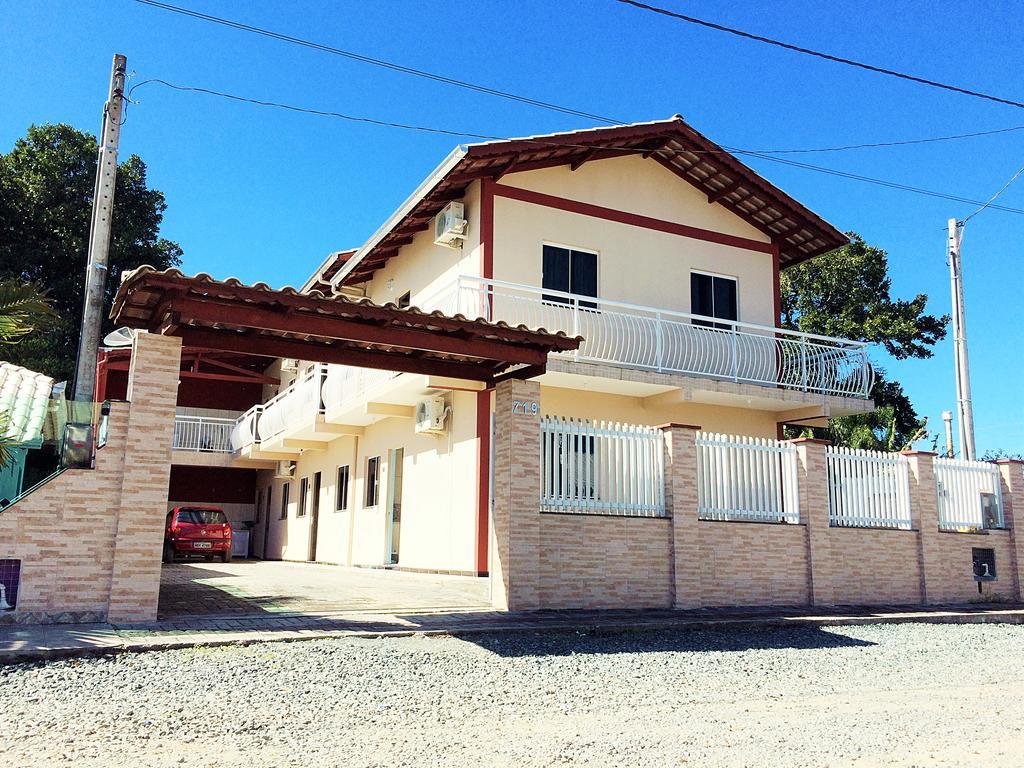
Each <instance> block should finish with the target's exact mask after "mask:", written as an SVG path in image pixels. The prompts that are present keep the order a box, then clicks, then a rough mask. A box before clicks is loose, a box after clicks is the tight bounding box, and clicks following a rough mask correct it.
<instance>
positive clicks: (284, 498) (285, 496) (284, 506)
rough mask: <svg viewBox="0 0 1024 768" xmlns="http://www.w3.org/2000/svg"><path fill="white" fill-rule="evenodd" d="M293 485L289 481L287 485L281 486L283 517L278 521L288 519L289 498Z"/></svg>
mask: <svg viewBox="0 0 1024 768" xmlns="http://www.w3.org/2000/svg"><path fill="white" fill-rule="evenodd" d="M291 488H292V483H291V481H290V480H289V481H288V482H287V483H282V484H281V516H280V517H279V518H278V520H287V519H288V497H289V496H291Z"/></svg>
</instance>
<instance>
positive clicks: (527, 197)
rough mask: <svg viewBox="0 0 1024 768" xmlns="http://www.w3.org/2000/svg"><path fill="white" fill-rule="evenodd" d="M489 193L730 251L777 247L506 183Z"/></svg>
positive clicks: (774, 249) (764, 250)
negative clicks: (721, 246)
mask: <svg viewBox="0 0 1024 768" xmlns="http://www.w3.org/2000/svg"><path fill="white" fill-rule="evenodd" d="M493 190H494V194H495V195H499V196H501V197H507V198H510V199H512V200H519V201H521V202H524V203H532V204H534V205H543V206H545V207H547V208H557V209H558V210H561V211H568V212H569V213H578V214H580V215H581V216H592V217H594V218H596V219H605V220H607V221H615V222H618V223H619V224H628V225H630V226H633V227H642V228H643V229H653V230H656V231H658V232H667V233H668V234H670V235H679V236H681V237H689V238H693V239H694V240H704V241H706V242H709V243H717V244H719V245H728V246H731V247H733V248H743V249H744V250H748V251H757V252H759V253H777V252H778V246H776V245H774V244H772V243H762V242H759V241H757V240H751V239H749V238H746V237H739V236H737V235H727V234H725V233H724V232H713V231H712V230H710V229H701V228H700V227H691V226H690V225H688V224H679V223H677V222H674V221H665V220H664V219H655V218H652V217H650V216H641V215H640V214H638V213H630V212H628V211H620V210H616V209H615V208H605V207H604V206H603V205H594V204H592V203H581V202H579V201H578V200H570V199H568V198H565V197H557V196H556V195H548V194H545V193H543V192H534V191H532V190H529V189H520V188H519V187H510V186H508V185H506V184H494V185H493ZM482 216H483V210H481V217H482ZM482 236H483V226H482V225H481V238H482ZM484 277H487V275H484Z"/></svg>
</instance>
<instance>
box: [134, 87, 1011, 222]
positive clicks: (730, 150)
mask: <svg viewBox="0 0 1024 768" xmlns="http://www.w3.org/2000/svg"><path fill="white" fill-rule="evenodd" d="M148 84H158V85H163V86H165V87H167V88H171V89H174V90H176V91H185V92H193V93H202V94H205V95H208V96H216V97H219V98H224V99H229V100H231V101H236V102H242V103H246V104H253V105H255V106H261V107H271V108H275V109H283V110H287V111H290V112H299V113H304V114H310V115H315V116H319V117H333V118H337V119H340V120H346V121H349V122H358V123H366V124H370V125H376V126H381V127H387V128H398V129H401V130H408V131H418V132H423V133H433V134H441V135H445V136H457V137H464V138H472V139H480V140H482V141H508V140H509V139H508V137H506V136H492V135H488V134H481V133H471V132H467V131H459V130H455V129H449V128H433V127H428V126H422V125H414V124H410V123H398V122H391V121H387V120H378V119H376V118H370V117H362V116H357V115H348V114H345V113H342V112H334V111H329V110H322V109H313V108H309V107H300V106H296V105H293V104H284V103H281V102H276V101H269V100H264V99H253V98H249V97H246V96H238V95H236V94H232V93H226V92H224V91H216V90H213V89H211V88H202V87H199V86H191V85H178V84H175V83H170V82H168V81H166V80H162V79H159V78H149V79H147V80H142V81H141V82H139V83H136V84H135V85H133V86H132V87H131V88H130V89H129V91H128V99H129V100H130V99H131V96H132V94H133V93H134V92H135V91H136V90H137V89H138V88H140V87H142V86H144V85H148ZM518 141H524V142H529V143H531V144H537V145H541V146H552V147H558V148H562V149H566V148H569V149H573V148H577V149H598V150H600V149H608V150H616V151H621V152H631V153H636V154H646V153H649V152H650V151H651V150H650V149H644V148H642V147H632V148H630V147H625V148H624V147H610V146H609V147H602V146H596V145H593V144H571V143H566V142H556V141H545V140H544V139H543V138H527V139H518ZM658 151H659V152H671V151H672V150H669V149H667V148H662V149H660V150H658ZM685 151H686V152H687V153H690V154H698V155H699V154H734V155H747V156H750V157H757V158H759V159H762V160H767V161H769V162H773V163H779V164H782V165H788V166H791V167H794V168H801V169H803V170H808V171H815V172H817V173H824V174H828V175H830V176H837V177H840V178H846V179H852V180H856V181H861V182H865V183H868V184H875V185H878V186H883V187H887V188H890V189H897V190H901V191H904V192H912V193H914V194H918V195H925V196H927V197H935V198H940V199H943V200H951V201H953V202H958V203H966V204H968V205H980V206H983V207H987V208H992V209H993V210H999V211H1005V212H1007V213H1018V214H1024V209H1021V208H1011V207H1008V206H1002V205H995V203H994V200H995V198H992V199H991V200H989V201H988V202H987V203H982V202H980V201H978V200H972V199H970V198H966V197H960V196H957V195H950V194H946V193H944V192H935V191H933V190H928V189H922V188H920V187H913V186H910V185H907V184H900V183H898V182H894V181H887V180H885V179H876V178H873V177H871V176H861V175H859V174H854V173H847V172H846V171H838V170H835V169H834V168H826V167H824V166H819V165H811V164H810V163H802V162H798V161H796V160H788V159H785V158H781V157H774V156H772V155H769V154H765V153H763V152H758V151H755V150H748V149H741V148H737V147H723V148H722V149H720V150H701V149H687V150H685ZM1022 170H1024V169H1022ZM1015 178H1016V177H1015ZM1011 181H1012V180H1011ZM1007 186H1009V184H1007ZM1000 193H1001V192H1000ZM997 196H998V195H997ZM972 215H974V214H972Z"/></svg>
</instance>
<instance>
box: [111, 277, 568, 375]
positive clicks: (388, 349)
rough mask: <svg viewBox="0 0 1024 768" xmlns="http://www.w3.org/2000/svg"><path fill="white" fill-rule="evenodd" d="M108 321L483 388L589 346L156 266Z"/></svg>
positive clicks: (195, 343)
mask: <svg viewBox="0 0 1024 768" xmlns="http://www.w3.org/2000/svg"><path fill="white" fill-rule="evenodd" d="M111 317H112V318H113V319H114V320H115V321H116V322H117V323H119V324H122V325H128V326H131V327H133V328H142V329H145V330H148V331H150V332H154V333H163V334H167V335H176V336H180V337H181V338H182V341H183V343H184V344H187V345H189V346H191V347H197V348H208V349H217V350H223V351H227V352H237V353H239V354H249V355H259V356H264V357H293V358H298V359H301V360H317V361H321V362H327V363H339V364H343V365H353V366H361V367H366V368H383V369H388V370H395V371H408V372H414V373H427V374H432V375H438V376H451V377H454V378H463V379H472V380H476V381H485V382H493V381H496V380H499V379H500V378H504V377H505V376H517V377H526V376H533V375H537V374H538V373H540V372H543V370H544V366H545V365H546V361H547V356H548V354H550V353H551V352H565V351H570V350H574V349H577V348H578V347H579V344H580V342H581V341H582V338H580V337H569V336H566V335H565V334H564V333H561V332H559V333H549V332H548V331H546V330H544V329H540V330H531V329H529V328H527V327H526V326H523V325H520V326H511V325H509V324H507V323H504V322H489V321H486V320H483V319H475V320H474V319H469V318H467V317H465V316H463V315H455V316H448V315H445V314H443V313H442V312H425V311H423V310H420V309H418V308H416V307H399V306H397V305H396V304H384V305H381V304H375V303H374V302H372V301H370V300H369V299H349V298H346V297H344V296H337V295H336V296H326V295H324V294H323V293H321V292H320V291H318V290H312V291H309V292H307V293H302V292H300V291H298V290H296V289H295V288H292V287H291V286H286V287H285V288H282V289H280V290H274V289H272V288H271V287H270V286H268V285H267V284H266V283H256V284H254V285H247V284H245V283H243V282H242V281H241V280H238V279H237V278H228V279H227V280H215V279H214V278H212V277H211V276H210V275H208V274H205V273H200V274H198V275H195V276H191V277H190V276H188V275H185V274H183V273H182V272H180V271H179V270H177V269H167V270H164V271H157V270H155V269H154V268H153V267H149V266H143V267H139V268H138V269H136V270H133V271H131V272H128V273H125V275H124V276H123V277H122V282H121V286H120V287H119V289H118V292H117V295H116V296H115V298H114V305H113V308H112V309H111Z"/></svg>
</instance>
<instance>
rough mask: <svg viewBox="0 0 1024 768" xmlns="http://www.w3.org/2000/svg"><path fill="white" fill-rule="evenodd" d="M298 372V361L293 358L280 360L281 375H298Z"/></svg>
mask: <svg viewBox="0 0 1024 768" xmlns="http://www.w3.org/2000/svg"><path fill="white" fill-rule="evenodd" d="M298 372H299V361H298V360H296V359H295V358H293V357H285V358H282V359H281V373H298Z"/></svg>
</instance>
